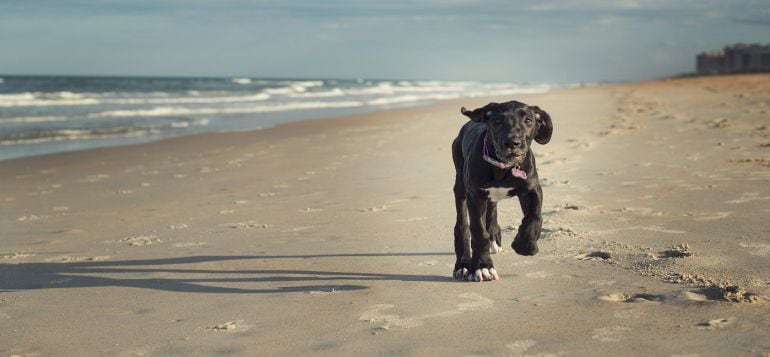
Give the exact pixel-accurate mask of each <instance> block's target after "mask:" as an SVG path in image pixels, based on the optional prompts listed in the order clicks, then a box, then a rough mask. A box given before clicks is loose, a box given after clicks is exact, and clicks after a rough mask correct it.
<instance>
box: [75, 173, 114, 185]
mask: <svg viewBox="0 0 770 357" xmlns="http://www.w3.org/2000/svg"><path fill="white" fill-rule="evenodd" d="M108 178H110V175H107V174H96V175H90V176H86V177H85V178H82V179H80V182H82V183H97V182H99V181H103V180H106V179H108Z"/></svg>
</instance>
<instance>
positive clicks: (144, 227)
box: [0, 75, 770, 356]
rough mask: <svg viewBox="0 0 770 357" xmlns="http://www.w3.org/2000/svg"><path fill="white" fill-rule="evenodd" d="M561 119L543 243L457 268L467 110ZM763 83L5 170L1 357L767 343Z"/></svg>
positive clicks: (636, 88)
mask: <svg viewBox="0 0 770 357" xmlns="http://www.w3.org/2000/svg"><path fill="white" fill-rule="evenodd" d="M507 100H519V101H522V102H525V103H527V104H531V105H538V106H540V107H541V108H543V109H545V110H546V111H548V112H549V113H550V114H551V117H552V118H553V122H554V127H555V129H554V134H553V139H552V141H551V142H550V143H549V144H547V145H545V146H540V145H534V144H533V145H534V146H533V150H534V152H535V157H536V159H537V160H538V169H539V172H540V176H541V180H542V181H541V183H542V184H543V191H544V196H545V198H544V203H543V211H544V219H545V222H544V232H543V235H542V237H541V241H540V243H539V246H540V253H539V254H538V255H536V256H534V257H523V256H518V255H516V254H515V253H513V252H512V250H511V249H510V248H509V245H510V243H511V241H512V239H513V237H514V236H515V234H516V228H517V227H518V224H519V222H520V220H521V212H520V209H519V206H518V203H517V202H516V200H515V199H512V200H507V201H504V202H502V203H501V204H500V206H499V220H500V224H501V226H502V227H503V242H504V245H503V246H504V248H506V249H505V251H504V252H503V253H500V254H499V255H497V256H495V257H494V258H495V263H496V265H497V269H498V272H499V273H500V278H501V279H500V280H499V281H494V282H485V283H471V282H458V281H455V280H453V279H452V278H451V273H452V267H453V264H454V253H453V248H452V247H453V246H452V244H453V243H452V239H453V238H452V228H453V225H454V205H453V197H452V185H453V180H454V170H453V167H452V160H451V153H450V144H451V141H452V139H453V138H454V137H455V136H456V134H457V131H458V130H459V128H460V126H461V125H462V124H463V123H464V122H465V120H466V119H465V118H464V117H463V116H462V115H461V114H460V112H459V108H460V107H461V106H465V107H466V108H475V107H477V106H481V105H484V104H486V103H487V102H489V101H507ZM768 216H770V76H768V75H746V76H729V77H709V78H688V79H676V80H661V81H651V82H643V83H637V84H618V85H601V86H595V87H587V88H574V89H563V90H556V91H552V92H550V93H545V94H532V95H523V96H520V97H516V98H510V97H504V98H486V99H479V98H474V99H466V100H452V101H444V102H440V103H437V104H434V105H431V106H428V107H419V108H407V109H397V110H390V111H381V112H376V113H371V114H365V115H355V116H348V117H340V118H332V119H321V120H311V121H304V122H297V123H290V124H282V125H278V126H276V127H274V128H270V129H265V130H257V131H249V132H237V133H222V134H202V135H194V136H187V137H181V138H174V139H169V140H164V141H159V142H154V143H147V144H141V145H134V146H125V147H115V148H105V149H95V150H88V151H80V152H73V153H63V154H54V155H47V156H39V157H31V158H24V159H17V160H7V161H2V162H0V232H2V234H1V235H0V242H2V245H0V322H2V325H3V328H2V329H0V354H2V355H191V354H192V355H214V354H230V353H232V354H243V355H266V356H267V355H307V354H317V355H334V356H336V355H363V354H377V355H385V354H389V355H543V356H545V355H689V356H696V355H701V356H708V355H768V354H770V339H769V338H768V336H770V318H769V317H768V316H770V302H768V301H766V299H767V296H770V235H768V225H767V217H768Z"/></svg>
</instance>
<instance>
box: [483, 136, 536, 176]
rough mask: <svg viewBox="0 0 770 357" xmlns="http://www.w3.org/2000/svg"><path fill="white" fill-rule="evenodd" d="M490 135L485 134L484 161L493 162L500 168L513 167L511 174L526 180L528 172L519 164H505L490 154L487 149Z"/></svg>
mask: <svg viewBox="0 0 770 357" xmlns="http://www.w3.org/2000/svg"><path fill="white" fill-rule="evenodd" d="M488 136H489V134H488V133H487V134H484V149H483V150H484V151H483V153H482V157H483V158H484V161H486V162H488V163H490V164H492V166H495V167H497V168H499V169H500V170H506V169H511V174H512V175H513V176H514V177H518V178H521V179H524V180H526V179H527V173H526V172H524V171H522V170H521V169H520V167H519V164H513V165H511V164H505V163H502V162H500V161H497V160H495V159H493V158H492V157H491V156H489V150H488V149H487V137H488Z"/></svg>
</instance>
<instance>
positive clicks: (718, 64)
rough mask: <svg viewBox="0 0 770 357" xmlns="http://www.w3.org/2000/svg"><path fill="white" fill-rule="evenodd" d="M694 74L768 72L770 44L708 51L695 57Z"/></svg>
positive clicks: (734, 46) (769, 70) (737, 46)
mask: <svg viewBox="0 0 770 357" xmlns="http://www.w3.org/2000/svg"><path fill="white" fill-rule="evenodd" d="M696 72H697V73H698V74H701V75H708V74H727V73H746V72H770V44H767V45H762V44H743V43H739V44H735V45H732V46H725V48H723V49H721V50H715V51H708V52H703V53H700V54H698V56H697V57H696Z"/></svg>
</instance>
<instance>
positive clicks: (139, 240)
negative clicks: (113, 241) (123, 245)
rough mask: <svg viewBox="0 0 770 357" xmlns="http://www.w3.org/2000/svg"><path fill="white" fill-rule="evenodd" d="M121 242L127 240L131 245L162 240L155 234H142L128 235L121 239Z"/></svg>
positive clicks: (148, 243)
mask: <svg viewBox="0 0 770 357" xmlns="http://www.w3.org/2000/svg"><path fill="white" fill-rule="evenodd" d="M120 241H121V242H127V243H128V245H130V246H144V245H150V244H155V243H159V242H160V241H161V240H160V239H158V237H156V236H155V235H146V236H145V235H141V236H132V237H126V238H123V239H121V240H120Z"/></svg>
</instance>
